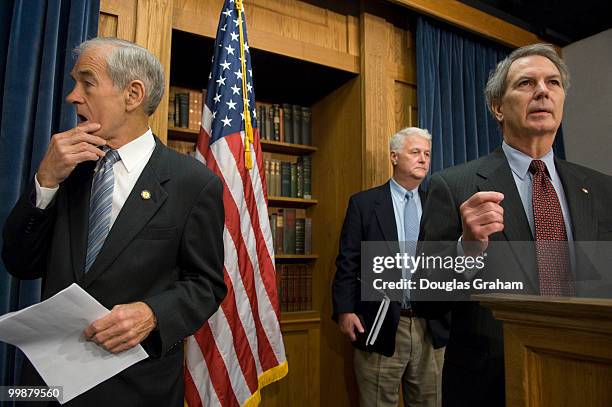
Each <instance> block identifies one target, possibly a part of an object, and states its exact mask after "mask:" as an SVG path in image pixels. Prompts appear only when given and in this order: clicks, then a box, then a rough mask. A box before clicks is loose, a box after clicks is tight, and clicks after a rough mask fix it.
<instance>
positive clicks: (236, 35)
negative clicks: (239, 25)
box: [230, 32, 239, 42]
mask: <svg viewBox="0 0 612 407" xmlns="http://www.w3.org/2000/svg"><path fill="white" fill-rule="evenodd" d="M230 35H231V36H232V41H236V42H237V41H238V38H239V35H238V34H236V33H235V32H231V33H230Z"/></svg>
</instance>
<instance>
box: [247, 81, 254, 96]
mask: <svg viewBox="0 0 612 407" xmlns="http://www.w3.org/2000/svg"><path fill="white" fill-rule="evenodd" d="M247 91H248V92H249V93H250V92H253V85H251V82H247Z"/></svg>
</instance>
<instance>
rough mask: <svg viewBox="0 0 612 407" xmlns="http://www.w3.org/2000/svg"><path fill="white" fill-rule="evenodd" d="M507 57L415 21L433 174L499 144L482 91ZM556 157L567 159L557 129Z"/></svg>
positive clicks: (499, 49) (423, 122)
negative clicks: (492, 71) (430, 136)
mask: <svg viewBox="0 0 612 407" xmlns="http://www.w3.org/2000/svg"><path fill="white" fill-rule="evenodd" d="M510 52H511V50H510V49H508V48H505V47H503V46H501V45H496V44H492V43H490V42H488V41H486V40H484V39H480V38H477V37H475V36H473V35H471V34H468V33H465V32H462V31H461V30H458V29H454V28H452V27H448V26H446V25H444V24H443V23H439V22H437V21H433V20H429V19H427V18H425V17H419V18H418V21H417V30H416V61H417V96H418V102H419V125H420V126H421V127H423V128H426V129H428V130H429V132H430V133H431V134H432V135H433V140H432V161H431V170H432V172H435V171H439V170H441V169H444V168H447V167H452V166H453V165H457V164H461V163H464V162H466V161H471V160H474V159H476V158H478V157H481V156H483V155H486V154H488V153H489V152H491V151H493V150H494V149H495V148H497V147H498V146H499V145H500V144H501V141H502V137H501V132H500V130H499V127H498V125H497V122H496V121H495V119H493V117H492V116H491V115H490V114H489V112H488V110H487V106H486V103H485V98H484V88H485V85H486V83H487V79H488V77H489V73H490V72H491V70H493V69H494V68H495V66H496V65H497V63H498V62H499V61H500V60H502V59H503V58H505V57H506V56H507V55H508V54H509V53H510ZM554 149H555V154H556V155H557V156H558V157H560V158H565V152H564V150H563V136H562V132H561V129H559V132H558V133H557V138H556V140H555V145H554Z"/></svg>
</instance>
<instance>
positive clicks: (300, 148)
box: [260, 139, 317, 154]
mask: <svg viewBox="0 0 612 407" xmlns="http://www.w3.org/2000/svg"><path fill="white" fill-rule="evenodd" d="M260 143H261V149H262V150H263V151H266V152H270V153H284V154H310V153H314V152H315V151H317V148H316V147H315V146H309V145H306V144H291V143H284V142H281V141H273V140H261V139H260Z"/></svg>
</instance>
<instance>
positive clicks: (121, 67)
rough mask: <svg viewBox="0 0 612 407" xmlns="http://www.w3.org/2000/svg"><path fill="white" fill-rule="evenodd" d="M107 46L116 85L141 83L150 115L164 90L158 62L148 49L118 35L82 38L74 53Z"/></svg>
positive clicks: (108, 63)
mask: <svg viewBox="0 0 612 407" xmlns="http://www.w3.org/2000/svg"><path fill="white" fill-rule="evenodd" d="M98 47H110V51H109V53H108V54H107V55H106V58H105V59H106V65H107V69H108V74H109V76H110V78H111V80H112V81H113V84H114V85H115V87H117V88H118V89H125V87H126V86H127V84H128V83H129V82H130V81H133V80H141V81H142V82H143V83H144V88H145V96H144V110H145V112H146V114H147V115H149V116H151V115H152V114H153V113H154V112H155V109H157V106H158V105H159V102H160V101H161V98H162V95H163V94H164V85H165V81H164V69H163V68H162V65H161V63H160V62H159V60H158V59H157V57H155V55H153V54H152V53H151V52H150V51H149V50H148V49H146V48H143V47H141V46H140V45H136V44H134V43H132V42H129V41H124V40H120V39H117V38H106V37H98V38H93V39H91V40H88V41H85V42H83V43H82V44H80V45H79V46H77V47H76V48H75V49H74V54H75V56H77V57H78V56H80V55H81V54H83V53H84V52H85V51H87V50H89V49H92V48H98Z"/></svg>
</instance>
